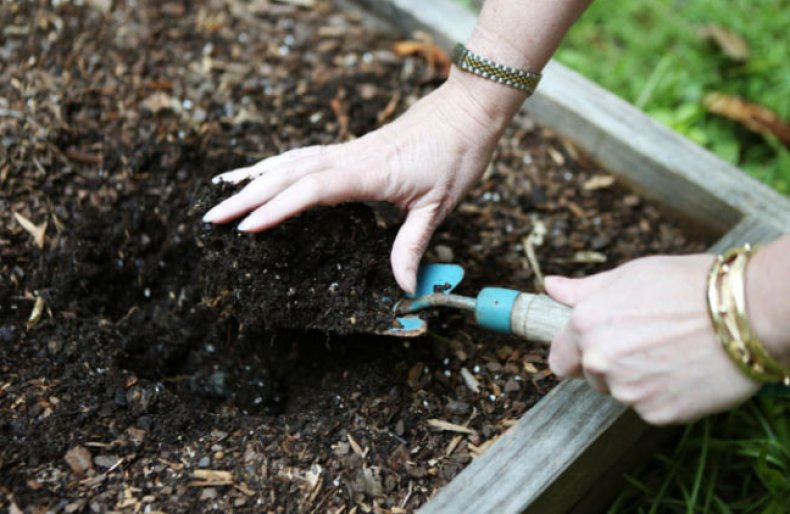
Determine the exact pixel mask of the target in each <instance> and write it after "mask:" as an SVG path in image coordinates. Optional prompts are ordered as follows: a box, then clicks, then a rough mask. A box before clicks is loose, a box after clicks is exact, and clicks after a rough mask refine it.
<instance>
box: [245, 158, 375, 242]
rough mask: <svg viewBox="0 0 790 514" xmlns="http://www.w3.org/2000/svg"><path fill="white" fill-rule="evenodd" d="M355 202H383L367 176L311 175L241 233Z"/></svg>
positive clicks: (273, 201) (264, 209)
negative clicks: (309, 211)
mask: <svg viewBox="0 0 790 514" xmlns="http://www.w3.org/2000/svg"><path fill="white" fill-rule="evenodd" d="M353 200H357V201H363V200H379V198H378V195H377V193H376V191H375V190H374V189H372V188H368V187H367V181H366V180H365V177H364V176H362V177H360V176H359V175H357V174H353V175H352V174H350V173H343V172H342V171H331V172H323V173H312V174H308V175H306V176H304V177H302V178H301V179H300V180H297V181H296V182H294V183H293V184H291V185H290V186H289V187H288V188H286V189H285V190H284V191H282V192H281V193H279V194H277V195H276V196H274V197H273V198H272V199H271V200H270V201H269V202H268V203H266V204H264V205H262V206H260V207H258V208H257V209H256V210H254V211H253V212H252V213H251V214H250V215H249V216H247V217H246V218H245V219H244V221H242V222H241V223H240V224H239V230H241V231H243V232H261V231H263V230H266V229H268V228H271V227H273V226H274V225H277V224H278V223H280V222H282V221H284V220H286V219H288V218H291V217H293V216H296V215H297V214H299V213H301V212H303V211H306V210H307V209H309V208H311V207H315V206H317V205H335V204H338V203H341V202H346V201H353Z"/></svg>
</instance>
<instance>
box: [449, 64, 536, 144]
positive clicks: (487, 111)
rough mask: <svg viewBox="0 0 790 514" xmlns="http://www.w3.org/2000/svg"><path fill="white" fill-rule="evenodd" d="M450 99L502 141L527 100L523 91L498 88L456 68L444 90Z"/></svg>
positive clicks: (499, 85)
mask: <svg viewBox="0 0 790 514" xmlns="http://www.w3.org/2000/svg"><path fill="white" fill-rule="evenodd" d="M442 87H443V88H444V89H445V90H446V92H447V98H448V99H449V101H450V102H452V103H453V105H454V106H455V107H457V108H459V109H460V110H461V111H462V112H463V114H464V115H465V116H467V117H469V118H471V119H472V120H474V121H476V122H477V124H478V125H480V127H481V128H482V129H483V130H484V131H485V133H486V134H487V135H490V136H491V137H493V138H495V139H499V136H500V135H501V134H502V131H504V130H505V127H507V126H508V124H509V123H510V121H511V120H512V119H513V116H515V114H516V113H517V112H518V110H519V109H520V108H521V104H523V103H524V100H525V99H526V98H527V95H526V93H525V92H523V91H519V90H517V89H514V88H511V87H509V86H506V85H503V84H498V83H496V82H493V81H491V80H488V79H485V78H483V77H479V76H477V75H474V74H472V73H469V72H466V71H463V70H461V69H458V68H457V67H455V66H453V67H452V68H451V69H450V75H449V76H448V77H447V81H446V82H445V83H444V84H443V86H442Z"/></svg>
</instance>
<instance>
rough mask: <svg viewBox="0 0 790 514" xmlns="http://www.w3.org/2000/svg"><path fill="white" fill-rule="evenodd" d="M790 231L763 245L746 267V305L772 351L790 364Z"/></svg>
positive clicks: (759, 336) (760, 337)
mask: <svg viewBox="0 0 790 514" xmlns="http://www.w3.org/2000/svg"><path fill="white" fill-rule="evenodd" d="M789 255H790V235H787V236H784V237H781V238H779V239H777V240H776V241H774V242H773V243H771V244H770V245H768V246H766V247H764V248H761V249H760V250H758V251H757V253H756V254H755V255H754V257H752V259H751V261H750V262H749V267H748V268H747V270H746V302H747V303H746V309H747V313H748V315H749V320H750V321H751V324H752V328H753V329H754V331H755V333H756V334H757V337H758V338H759V339H760V340H761V341H762V342H763V344H764V345H765V349H766V350H767V351H768V353H769V354H770V355H771V356H772V357H774V358H775V359H777V360H778V361H779V362H781V363H782V364H785V365H788V366H790V258H788V256H789Z"/></svg>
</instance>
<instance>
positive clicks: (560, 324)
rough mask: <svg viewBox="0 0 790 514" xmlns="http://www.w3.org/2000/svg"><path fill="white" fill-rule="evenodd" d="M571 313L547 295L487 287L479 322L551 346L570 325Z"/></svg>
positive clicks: (480, 301) (480, 302) (477, 307)
mask: <svg viewBox="0 0 790 514" xmlns="http://www.w3.org/2000/svg"><path fill="white" fill-rule="evenodd" d="M570 316H571V310H570V309H569V308H568V307H566V306H564V305H562V304H561V303H557V302H555V301H554V300H552V299H551V298H549V297H548V296H546V295H542V294H530V293H522V292H521V291H516V290H513V289H503V288H500V287H486V288H484V289H483V290H482V291H480V294H479V295H478V296H477V302H476V304H475V317H476V318H477V323H478V324H480V325H481V326H483V327H485V328H488V329H489V330H495V331H497V332H505V333H511V334H516V335H518V336H521V337H523V338H525V339H528V340H530V341H535V342H538V343H550V342H551V340H552V339H554V336H556V335H557V334H559V332H560V331H561V330H562V329H563V328H564V327H565V325H566V324H567V323H568V319H569V318H570Z"/></svg>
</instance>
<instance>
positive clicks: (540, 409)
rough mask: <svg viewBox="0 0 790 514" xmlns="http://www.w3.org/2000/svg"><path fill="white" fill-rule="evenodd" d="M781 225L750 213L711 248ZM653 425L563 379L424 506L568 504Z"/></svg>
mask: <svg viewBox="0 0 790 514" xmlns="http://www.w3.org/2000/svg"><path fill="white" fill-rule="evenodd" d="M786 231H790V226H788V227H786V229H785V230H784V231H783V230H780V229H778V228H777V227H776V226H775V225H774V224H773V223H771V222H767V221H765V220H763V219H761V218H755V217H750V218H745V219H744V220H743V221H741V222H740V223H738V224H737V225H736V226H735V227H734V228H733V229H732V230H731V231H730V232H729V233H727V234H726V235H725V236H724V237H722V238H721V239H720V240H719V241H718V242H717V243H716V244H715V245H714V246H713V247H712V248H711V250H713V251H715V252H719V251H721V250H724V249H726V248H729V247H732V246H736V245H740V244H743V243H745V242H752V243H761V242H765V241H770V240H772V239H774V238H776V237H778V236H780V235H781V234H782V233H783V232H786ZM649 430H652V429H651V428H650V427H649V426H647V425H646V424H645V423H643V422H642V421H640V420H639V419H638V418H637V416H636V415H635V414H634V413H633V412H632V411H629V410H626V409H625V408H624V407H623V406H622V405H620V404H618V403H617V402H615V401H614V400H612V399H611V398H610V397H608V396H602V395H600V394H598V393H596V392H594V391H592V390H591V389H590V388H589V387H587V386H586V384H585V383H584V382H582V381H578V380H572V381H565V382H562V383H561V384H559V385H558V386H557V387H556V388H555V389H554V390H552V391H551V392H550V393H549V394H548V395H546V397H544V398H543V399H542V400H541V401H540V402H539V403H538V404H537V405H535V406H534V407H533V408H532V409H530V410H529V411H528V412H527V413H526V414H525V415H524V416H523V417H522V418H521V419H520V420H519V421H518V422H517V423H516V425H514V426H513V427H512V428H511V429H510V430H509V431H508V432H507V433H506V434H505V435H503V436H502V437H501V438H500V439H499V440H498V441H497V442H496V443H494V444H493V445H492V446H491V448H489V449H488V451H487V452H486V453H484V454H483V455H482V456H480V457H479V458H477V459H476V460H475V461H474V462H472V463H471V464H470V465H469V466H468V467H467V468H466V469H465V470H464V471H463V472H461V474H460V475H458V476H457V477H456V478H455V479H454V480H453V481H452V482H450V483H449V484H448V485H447V486H445V487H444V488H443V489H442V490H441V491H439V493H438V494H437V495H436V497H435V498H434V499H432V500H431V501H430V502H429V503H428V504H427V505H425V506H424V507H423V508H422V509H421V510H420V511H419V512H420V513H422V514H437V513H444V512H462V511H463V512H476V513H489V512H490V513H497V514H507V513H514V514H515V513H519V512H525V511H526V512H535V513H551V512H566V511H567V510H568V509H570V508H571V507H573V506H574V505H575V504H576V502H577V501H578V500H579V499H580V498H582V497H583V496H585V495H586V494H587V491H589V490H590V489H591V488H592V487H594V485H595V482H596V481H597V480H598V477H600V476H601V475H603V474H605V473H606V472H607V470H608V469H609V468H610V467H611V466H615V465H616V464H617V462H618V461H620V460H621V459H622V457H623V456H624V454H625V453H627V452H629V451H631V449H632V448H633V447H634V446H636V445H637V444H639V442H640V440H641V439H642V438H643V437H644V436H645V434H647V433H648V431H649Z"/></svg>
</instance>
